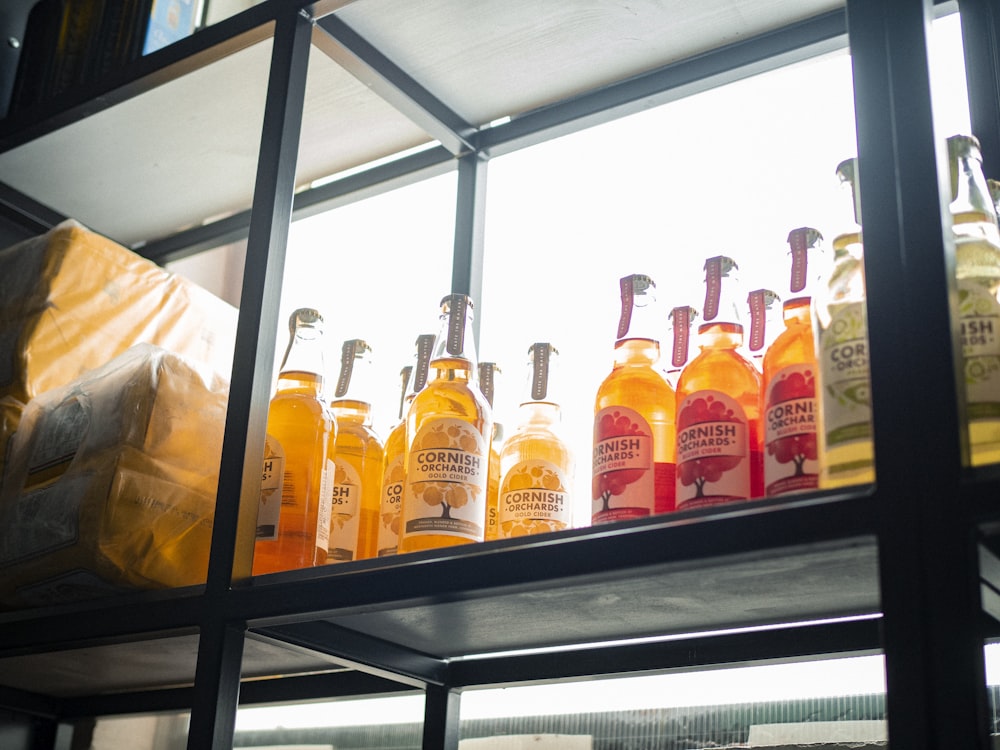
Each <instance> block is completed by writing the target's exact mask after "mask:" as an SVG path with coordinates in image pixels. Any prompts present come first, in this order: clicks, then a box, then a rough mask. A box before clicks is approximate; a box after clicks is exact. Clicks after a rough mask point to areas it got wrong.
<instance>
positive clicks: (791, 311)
mask: <svg viewBox="0 0 1000 750" xmlns="http://www.w3.org/2000/svg"><path fill="white" fill-rule="evenodd" d="M781 312H782V317H783V318H784V319H785V325H786V326H788V327H791V326H793V325H801V324H806V325H808V324H809V322H810V320H811V319H812V297H795V298H793V299H790V300H786V301H785V302H784V304H782V306H781Z"/></svg>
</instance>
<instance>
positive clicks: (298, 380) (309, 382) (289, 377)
mask: <svg viewBox="0 0 1000 750" xmlns="http://www.w3.org/2000/svg"><path fill="white" fill-rule="evenodd" d="M277 389H278V391H279V392H286V393H287V392H298V393H305V394H309V395H312V396H316V397H317V398H321V397H322V396H323V378H322V377H321V376H320V375H317V374H316V373H314V372H302V371H299V370H282V371H281V373H280V374H279V375H278V386H277Z"/></svg>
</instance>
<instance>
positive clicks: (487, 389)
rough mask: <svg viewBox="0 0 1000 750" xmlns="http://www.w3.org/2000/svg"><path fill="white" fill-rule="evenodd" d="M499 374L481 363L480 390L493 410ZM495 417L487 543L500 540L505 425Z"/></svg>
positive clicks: (488, 483) (490, 364)
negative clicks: (502, 453) (499, 508)
mask: <svg viewBox="0 0 1000 750" xmlns="http://www.w3.org/2000/svg"><path fill="white" fill-rule="evenodd" d="M499 373H500V367H499V366H498V365H497V363H496V362H480V363H479V390H481V391H482V392H483V395H484V396H485V397H486V401H487V403H489V405H490V407H491V408H492V406H493V392H494V390H495V388H496V376H497V375H498V374H499ZM495 417H496V412H495V411H494V420H493V434H492V436H491V438H490V474H489V478H488V479H487V480H486V530H485V531H484V532H483V538H484V540H485V541H487V542H488V541H490V540H492V539H499V538H500V527H499V526H498V525H497V513H498V503H499V493H500V448H501V446H502V445H503V440H504V435H503V425H502V424H501V423H500V422H499V421H497V420H496V418H495Z"/></svg>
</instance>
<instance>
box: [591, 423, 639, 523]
mask: <svg viewBox="0 0 1000 750" xmlns="http://www.w3.org/2000/svg"><path fill="white" fill-rule="evenodd" d="M644 427H646V426H645V425H640V424H637V423H636V422H634V421H633V420H632V419H631V417H629V416H628V415H627V414H623V413H622V412H621V411H618V410H614V411H609V412H607V413H605V414H602V415H601V417H600V418H599V419H598V420H597V422H596V424H595V430H594V431H595V435H594V444H595V456H594V463H595V469H598V470H597V471H595V472H594V477H593V488H592V490H593V497H594V499H595V500H596V499H598V498H599V499H600V500H601V503H602V510H603V511H607V510H609V503H610V502H611V498H612V497H616V496H618V495H621V494H622V493H624V492H625V488H626V487H627V486H628V485H630V484H632V483H633V482H637V481H639V480H640V479H642V477H643V475H644V474H645V473H646V472H647V471H648V470H649V467H648V466H638V467H636V466H634V464H632V467H631V468H628V467H627V466H628V462H627V461H625V460H618V458H617V457H618V456H619V454H624V453H627V452H631V446H632V445H633V444H634V443H635V442H637V441H639V440H641V439H646V440H649V439H651V437H652V436H651V434H650V433H649V432H648V431H644V430H643V428H644ZM646 429H647V430H648V428H646ZM636 452H638V451H636ZM622 464H625V465H626V468H611V469H609V470H607V471H601V470H599V467H601V466H602V465H605V466H611V467H617V466H619V465H622Z"/></svg>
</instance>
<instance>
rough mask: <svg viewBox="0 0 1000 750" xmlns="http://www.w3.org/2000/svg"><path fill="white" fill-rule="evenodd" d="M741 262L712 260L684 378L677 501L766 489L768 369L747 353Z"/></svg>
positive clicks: (691, 504)
mask: <svg viewBox="0 0 1000 750" xmlns="http://www.w3.org/2000/svg"><path fill="white" fill-rule="evenodd" d="M738 270H739V269H738V267H737V265H736V263H735V261H733V260H732V259H731V258H727V257H724V256H716V257H714V258H709V259H708V260H707V261H706V262H705V281H706V294H705V306H704V308H703V312H702V323H701V325H700V326H698V347H699V350H700V351H699V353H698V354H697V355H696V356H695V358H694V359H692V360H691V361H690V362H689V363H688V364H687V366H686V367H685V368H684V370H683V371H682V372H681V376H680V379H679V380H678V381H677V509H678V510H687V509H690V508H697V507H701V506H705V505H715V504H719V503H725V502H730V501H734V500H746V499H749V498H751V497H760V496H762V495H763V494H764V476H763V474H764V466H763V455H762V450H761V448H762V445H761V444H762V441H763V431H762V427H761V421H760V392H761V376H760V372H759V371H758V370H757V367H756V366H755V365H754V364H753V362H751V361H750V359H748V358H747V357H746V356H744V355H743V354H742V353H741V351H740V348H741V347H742V345H743V325H742V323H741V318H740V308H741V306H742V303H743V301H744V300H745V299H746V298H745V297H744V296H743V295H742V294H740V293H739V279H738V277H737V272H738Z"/></svg>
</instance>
